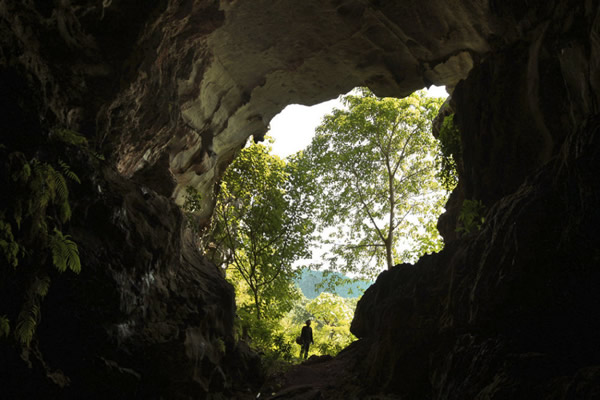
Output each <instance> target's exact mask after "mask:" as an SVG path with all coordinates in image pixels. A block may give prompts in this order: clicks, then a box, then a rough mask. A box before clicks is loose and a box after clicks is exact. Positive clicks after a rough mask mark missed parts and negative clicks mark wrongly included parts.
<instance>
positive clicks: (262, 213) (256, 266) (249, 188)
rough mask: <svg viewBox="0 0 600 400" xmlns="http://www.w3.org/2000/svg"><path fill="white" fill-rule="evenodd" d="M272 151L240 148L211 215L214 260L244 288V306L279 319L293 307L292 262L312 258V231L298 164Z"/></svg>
mask: <svg viewBox="0 0 600 400" xmlns="http://www.w3.org/2000/svg"><path fill="white" fill-rule="evenodd" d="M269 151H270V147H269V146H268V145H263V144H254V145H252V146H250V147H247V148H244V149H242V150H241V151H240V153H239V155H238V156H237V157H236V159H235V160H234V161H233V162H232V164H231V165H230V166H229V168H228V169H227V171H226V172H225V175H224V177H223V180H222V183H221V187H220V192H219V195H218V199H217V204H216V208H215V212H214V216H213V224H214V225H213V232H212V239H213V243H215V245H213V246H212V247H213V248H215V250H216V251H215V252H214V253H213V254H219V256H218V257H217V256H216V255H215V256H214V257H213V258H214V259H215V260H216V262H217V263H219V264H222V265H225V266H226V268H227V270H228V271H227V275H228V277H229V278H230V279H231V280H232V281H233V282H234V283H236V286H237V287H238V292H239V291H240V290H241V291H244V292H246V295H247V299H246V300H247V301H245V304H243V305H242V308H244V306H248V305H250V306H251V309H252V314H253V316H254V318H256V320H261V319H263V317H264V316H265V315H268V317H269V319H276V318H280V317H281V316H282V315H283V314H284V313H285V312H287V311H288V310H289V309H290V308H291V301H292V299H293V298H294V296H295V295H296V294H297V290H295V288H294V285H293V282H292V279H293V278H294V276H295V274H296V271H295V270H294V269H293V268H292V264H293V263H294V262H295V261H296V260H298V259H301V258H307V257H309V255H310V254H309V250H308V249H309V244H310V242H311V237H312V231H313V229H314V224H313V222H312V220H311V217H310V201H308V200H309V199H308V198H307V196H306V195H305V194H304V193H303V192H302V191H301V190H299V185H301V183H302V181H303V179H304V178H303V177H302V176H301V175H299V173H300V172H301V171H300V170H299V169H298V168H297V164H296V163H295V161H294V160H293V159H292V160H289V161H288V162H286V161H284V160H282V159H280V158H279V157H277V156H272V155H270V154H269ZM297 157H301V155H298V156H297ZM217 244H218V245H217ZM208 247H209V248H210V247H211V246H208ZM239 294H240V295H241V293H239ZM238 303H239V302H238ZM246 308H248V307H246Z"/></svg>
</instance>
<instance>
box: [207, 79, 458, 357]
mask: <svg viewBox="0 0 600 400" xmlns="http://www.w3.org/2000/svg"><path fill="white" fill-rule="evenodd" d="M436 97H437V98H438V99H437V100H434V99H433V98H436ZM446 97H447V93H446V92H445V90H444V88H432V89H430V90H428V91H420V92H416V93H415V94H412V95H410V96H407V97H406V98H404V99H391V98H389V99H382V98H378V97H376V96H375V95H374V94H373V93H371V92H370V91H368V90H367V89H360V88H357V89H354V90H353V91H351V92H350V93H348V94H347V95H344V96H340V97H339V98H337V99H333V100H329V101H327V102H324V103H321V104H317V105H315V106H311V107H307V106H301V105H290V106H288V107H286V108H285V109H284V110H283V111H282V112H281V113H280V114H279V115H277V116H276V117H275V118H273V120H272V121H271V126H270V131H269V133H268V135H267V140H266V141H265V142H263V143H258V144H256V145H249V146H247V147H246V148H245V149H244V150H242V153H241V154H240V156H239V157H238V158H236V160H234V162H233V164H232V165H231V167H230V169H229V170H228V172H227V173H226V175H225V177H224V181H225V184H226V185H227V186H226V187H227V190H228V191H229V190H236V189H235V188H236V187H237V186H236V185H238V184H239V187H240V188H241V187H242V186H244V187H246V188H247V189H240V190H243V191H241V192H239V193H238V194H237V197H236V196H234V197H235V204H233V203H234V202H232V209H231V212H232V213H233V214H235V215H236V216H235V218H238V219H244V221H243V222H242V224H241V225H240V226H239V227H237V228H236V231H238V232H239V231H243V230H248V232H249V233H248V234H247V235H246V236H247V237H244V238H240V239H239V242H238V243H237V245H238V246H239V245H240V243H241V242H242V241H243V240H247V241H250V239H248V238H249V236H250V235H255V236H259V237H261V238H262V239H261V240H263V241H264V243H260V242H256V243H253V244H251V245H250V246H248V248H247V249H244V250H243V252H244V254H243V255H241V256H239V257H238V258H240V259H241V258H243V257H247V258H248V261H244V262H241V261H239V260H236V261H235V262H237V263H238V264H239V265H237V266H235V268H231V266H228V267H227V270H226V274H227V277H228V279H229V280H230V282H232V283H233V284H234V286H235V287H236V297H237V303H238V310H239V312H238V314H239V315H240V317H241V318H240V319H241V324H242V325H243V326H242V327H241V332H243V334H246V335H248V336H249V337H250V338H251V340H252V342H253V344H254V345H255V346H256V347H258V348H259V349H260V350H261V351H263V352H265V353H267V354H268V353H272V354H273V355H274V356H275V357H276V358H282V359H284V360H287V361H292V360H298V356H299V346H297V345H295V339H296V337H297V336H298V335H299V334H300V331H301V328H302V327H303V326H304V325H305V321H307V320H312V321H313V324H312V329H313V332H314V341H315V345H314V346H313V347H312V350H311V351H310V354H316V355H335V354H337V353H338V352H339V351H340V350H341V349H343V348H345V347H346V346H347V345H349V344H350V342H352V341H353V340H354V339H355V338H354V337H353V336H352V334H351V333H350V323H351V321H352V319H353V316H354V310H355V308H356V304H357V302H358V299H359V298H360V296H362V293H363V292H364V291H365V290H366V288H367V287H368V286H370V284H371V283H372V281H373V280H374V278H375V277H376V275H378V274H379V273H380V272H381V270H382V269H385V268H386V267H383V268H381V267H379V266H380V265H382V261H383V262H384V263H385V261H386V256H387V258H388V259H389V258H391V260H392V262H393V263H401V262H415V261H416V260H417V259H418V258H419V257H420V256H421V255H423V254H425V253H430V252H434V251H439V250H440V249H441V247H442V246H443V242H442V240H441V237H439V234H438V233H437V229H436V227H435V223H436V221H437V219H438V217H439V215H440V213H441V212H443V211H444V210H443V205H444V204H445V200H446V198H447V193H446V192H444V193H442V194H440V191H443V190H442V189H441V186H440V185H437V186H436V184H435V182H434V181H435V179H436V173H435V171H433V170H432V169H434V168H435V166H436V165H437V160H436V156H437V153H436V150H435V149H437V147H436V146H437V145H436V143H437V141H436V140H435V139H434V138H433V137H432V136H431V127H432V119H433V118H434V117H435V115H437V111H438V110H439V108H440V106H441V105H442V103H443V101H444V100H445V98H446ZM361 129H362V131H361ZM336 130H337V131H336ZM378 130H379V131H381V132H380V133H381V134H380V135H379V136H378V135H377V133H378ZM334 134H335V135H334ZM336 135H339V136H341V137H343V139H344V140H348V141H349V143H342V142H341V141H340V142H338V141H335V140H333V137H334V136H336ZM369 141H371V142H372V141H376V142H377V143H375V145H374V144H373V143H369ZM344 150H346V151H347V153H348V155H347V157H346V156H344V154H342V153H344ZM299 152H303V154H304V155H305V156H307V157H308V158H303V157H304V156H303V157H301V156H300V155H299V154H300V153H299ZM369 152H371V153H373V154H375V156H373V157H367V158H366V159H361V155H364V154H365V153H369ZM321 153H323V154H321ZM326 153H327V154H329V153H331V154H329V156H330V157H331V159H330V160H328V159H323V157H321V156H323V155H324V154H326ZM336 153H337V154H336ZM371 153H369V154H370V155H373V154H371ZM376 153H377V154H376ZM400 153H402V154H401V157H396V154H400ZM335 155H337V156H341V157H338V158H335V157H334V156H335ZM381 157H383V158H381ZM353 160H360V161H356V162H355V161H353ZM313 162H314V164H313ZM257 163H258V164H260V169H258V170H257V169H255V168H253V167H252V166H253V165H257ZM321 163H322V164H321ZM327 163H329V164H327ZM353 163H354V164H353ZM384 164H385V168H383V169H381V171H384V170H387V171H388V173H389V172H390V170H391V171H392V172H394V173H395V174H396V175H393V176H387V177H386V176H383V177H380V176H378V175H377V174H373V171H372V169H374V168H379V167H382V165H384ZM290 165H292V167H290ZM313 167H314V168H313ZM340 167H341V169H340ZM351 168H355V169H356V171H349V172H348V171H347V169H351ZM328 169H331V170H332V171H336V172H335V173H334V174H329V175H327V174H328V172H329V171H328ZM426 169H427V171H425V170H426ZM231 171H234V173H233V172H231ZM296 171H301V173H302V174H304V175H301V174H300V175H298V176H295V175H294V174H295V173H296ZM378 171H379V170H378ZM425 172H427V174H426V175H425ZM382 173H383V172H382ZM418 174H423V177H424V180H413V179H412V175H415V176H416V175H418ZM384 175H385V173H384ZM282 176H286V179H287V178H289V177H292V178H290V179H291V180H295V183H294V184H295V185H300V187H299V186H296V187H292V186H293V185H292V186H291V185H290V184H289V182H287V181H286V182H283V180H285V179H283V180H282V181H281V182H280V181H279V179H280V178H281V177H282ZM336 176H340V177H342V176H343V177H344V178H345V179H346V181H345V182H343V183H342V184H340V183H335V182H332V181H333V180H335V179H334V178H335V177H336ZM245 177H247V178H248V179H250V180H248V181H245V182H242V178H244V179H245ZM363 177H364V179H363ZM425 178H426V179H425ZM364 180H366V181H368V182H367V183H368V184H365V182H363V181H364ZM386 181H387V182H390V181H393V182H395V181H398V182H397V185H396V186H394V187H391V188H390V187H387V186H386ZM265 182H275V183H274V184H275V185H279V184H280V183H281V186H277V187H276V188H275V190H273V191H272V192H270V193H271V194H270V196H271V197H269V196H266V195H265V193H264V191H270V190H271V189H272V188H270V187H266V186H264V184H265ZM353 182H355V183H357V184H358V185H359V189H360V190H358V191H356V190H355V191H354V192H353V191H352V190H349V189H348V188H347V187H345V185H350V184H351V183H353ZM242 183H243V185H242ZM302 185H304V186H302ZM321 185H323V186H324V187H326V188H325V190H323V191H320V190H316V188H318V187H320V186H321ZM248 188H249V189H248ZM361 190H362V193H361V192H360V191H361ZM401 191H405V193H404V192H401ZM291 192H292V193H293V195H289V193H291ZM281 193H284V194H283V195H281ZM337 193H343V194H344V195H348V196H353V201H354V204H350V205H349V204H347V203H344V201H343V200H344V199H337V200H336V199H334V197H335V196H334V195H335V194H337ZM390 193H391V195H390ZM394 193H397V194H398V198H393V195H394ZM382 194H383V195H385V196H387V197H389V198H392V199H393V200H392V204H391V210H392V216H391V217H390V214H389V213H388V214H386V210H385V209H386V207H385V205H378V204H377V201H378V198H377V196H380V197H381V195H382ZM409 194H410V196H409ZM280 195H281V196H280ZM367 195H375V197H374V198H372V199H368V198H367ZM286 196H287V197H286ZM294 196H296V197H294ZM385 196H384V197H385ZM241 197H244V198H247V199H249V203H252V204H253V206H246V205H242V204H241V201H240V200H239V199H240V198H241ZM232 198H233V197H232ZM346 200H347V199H346ZM322 201H330V202H332V204H333V206H334V207H333V208H332V209H328V210H322V209H320V210H315V209H313V208H312V207H313V206H314V205H315V204H314V203H320V202H322ZM400 201H405V202H406V203H407V204H408V205H404V204H398V203H400ZM286 202H287V203H286ZM394 202H395V203H396V204H394ZM268 203H271V204H268ZM284 203H285V204H286V207H291V208H294V207H295V208H294V210H295V211H294V213H295V214H294V215H293V217H292V218H291V219H292V220H293V221H300V220H302V219H303V218H307V219H308V217H309V216H310V218H317V219H318V218H322V220H319V223H317V225H318V226H317V227H318V228H319V230H318V232H319V235H318V236H319V237H318V238H317V239H315V240H308V239H307V237H309V236H310V239H313V238H312V236H313V232H312V231H311V230H310V229H309V228H308V227H306V226H305V227H302V226H300V227H299V225H293V224H292V223H290V225H286V226H288V228H287V229H298V230H297V231H295V233H294V234H293V235H290V236H289V238H288V239H289V240H288V239H286V240H288V241H287V242H286V241H282V242H278V241H279V237H280V236H281V237H284V236H286V234H285V233H278V232H274V231H272V230H268V229H266V230H264V231H260V230H261V229H262V228H263V226H262V225H264V223H263V222H262V221H261V220H260V218H263V219H265V220H269V221H271V222H273V221H276V222H274V223H275V224H282V226H284V225H285V224H287V223H289V221H287V220H285V218H283V217H282V219H281V220H279V219H277V218H279V217H276V216H278V215H279V214H278V213H280V212H281V210H280V209H279V208H278V207H279V205H281V204H284ZM265 204H266V205H265ZM298 204H300V206H299V207H298ZM371 206H372V207H373V208H372V209H371V210H370V211H369V210H367V211H366V212H363V213H360V212H358V211H356V209H359V208H360V207H363V208H367V209H368V207H371ZM336 207H337V209H336ZM309 208H310V210H309ZM353 208H354V210H352V209H353ZM242 209H243V211H241V210H242ZM388 209H390V207H388ZM222 211H223V210H222V209H220V208H219V206H217V214H218V213H219V212H222ZM337 211H340V213H341V212H344V213H345V215H344V217H345V218H340V217H339V215H336V212H337ZM236 213H237V214H236ZM394 213H395V216H394ZM233 214H230V216H229V217H228V218H229V220H224V221H223V222H224V223H227V222H228V221H232V220H233V219H234V217H232V215H233ZM252 215H255V216H262V217H257V218H254V217H251V218H248V219H246V218H247V217H248V216H252ZM282 215H283V214H282ZM252 218H254V219H252ZM352 218H361V220H360V221H358V222H356V221H354V222H353V223H348V221H349V220H351V219H352ZM393 218H396V219H393ZM284 220H285V221H284ZM282 221H283V222H282ZM336 223H337V224H339V226H337V227H336V226H333V225H335V224H336ZM344 223H346V225H344ZM261 224H262V225H261ZM369 224H371V226H370V227H369ZM386 224H387V226H386ZM394 225H395V226H394ZM390 226H393V228H394V229H397V231H396V232H394V233H395V234H396V235H397V236H398V239H397V240H396V239H389V241H390V243H393V246H394V247H393V248H392V250H391V251H387V253H386V254H385V256H383V257H382V256H381V252H380V250H381V248H383V247H384V245H385V243H383V244H382V243H379V244H377V245H375V244H373V245H371V244H370V243H368V242H367V241H366V238H367V236H368V234H374V237H375V238H376V237H377V236H379V238H380V239H382V241H383V242H385V235H389V236H387V237H388V238H391V234H392V231H393V230H392V229H390V228H389V227H390ZM312 228H314V227H312ZM312 228H311V229H312ZM400 228H402V229H404V230H402V229H400ZM360 229H363V230H362V231H361V232H358V231H359V230H360ZM258 231H260V234H259V233H257V232H258ZM357 232H358V233H357ZM344 240H346V241H347V242H345V243H349V245H348V246H349V247H352V246H354V247H355V248H358V247H359V246H363V247H365V248H368V246H372V247H373V249H375V250H377V251H378V254H377V255H376V256H375V255H371V256H370V259H366V260H361V259H360V258H361V256H362V257H363V258H364V256H365V254H367V255H368V253H364V252H363V253H362V254H361V253H360V252H359V251H354V252H352V251H350V252H347V253H344V252H343V251H338V250H339V249H337V248H336V246H341V245H340V241H344ZM352 240H356V241H357V243H353V242H351V241H352ZM299 241H305V242H303V243H304V245H305V248H300V247H301V246H299V247H298V248H297V251H298V254H297V255H293V256H289V257H288V258H287V259H286V260H287V261H286V262H281V260H280V259H278V257H284V256H283V255H282V253H281V252H282V251H283V250H282V246H283V247H285V246H290V247H291V246H293V245H296V244H297V243H298V242H299ZM273 243H280V244H282V246H280V247H277V246H273V248H272V249H271V250H270V251H271V254H262V253H261V254H253V255H252V256H251V255H250V253H252V252H255V251H258V250H257V249H260V248H265V247H268V246H271V244H273ZM350 250H355V249H352V248H351V249H350ZM309 253H312V258H307V257H309V256H308V254H309ZM372 253H373V254H375V251H373V252H372ZM344 256H345V257H346V258H344ZM234 258H235V257H234ZM251 258H255V259H256V258H261V259H264V260H265V261H264V262H262V264H261V263H257V264H255V265H254V264H253V262H254V261H253V260H251ZM350 262H355V265H354V266H352V267H349V265H350ZM360 262H362V264H359V263H360ZM278 263H280V265H279V266H277V264H278ZM356 265H360V266H359V267H356ZM384 265H386V264H384ZM261 275H262V278H261V279H263V280H262V281H260V280H259V279H255V277H256V276H261Z"/></svg>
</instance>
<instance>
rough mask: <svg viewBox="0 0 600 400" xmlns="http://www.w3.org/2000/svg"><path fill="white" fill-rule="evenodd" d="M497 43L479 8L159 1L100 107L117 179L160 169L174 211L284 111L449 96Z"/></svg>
mask: <svg viewBox="0 0 600 400" xmlns="http://www.w3.org/2000/svg"><path fill="white" fill-rule="evenodd" d="M507 32H508V31H507V28H506V27H505V26H504V25H503V24H502V23H500V22H499V21H497V20H495V19H494V18H493V17H492V13H491V12H490V9H489V5H488V3H487V2H468V3H464V2H460V3H452V4H450V3H448V2H446V1H441V0H439V1H430V2H426V3H423V2H418V1H412V0H410V1H401V2H378V1H366V0H352V1H340V0H335V1H320V0H319V1H317V0H312V1H276V2H273V1H251V2H250V1H221V2H219V3H215V2H202V1H186V2H170V3H169V5H168V7H167V9H166V11H164V12H163V13H161V14H160V16H159V17H158V18H157V20H156V21H155V22H154V23H153V24H148V26H147V27H146V29H145V31H144V33H143V34H142V36H141V37H140V39H139V41H138V43H137V48H139V49H145V51H146V54H145V55H144V56H143V57H141V58H142V59H143V61H142V62H141V63H140V66H139V68H138V71H139V73H138V74H137V75H136V76H135V78H134V79H133V80H132V82H131V84H130V85H129V86H128V87H127V88H126V89H125V90H124V91H123V92H121V93H120V94H119V95H118V96H117V97H116V99H115V100H114V102H113V103H112V104H111V105H110V106H109V107H108V118H107V119H108V120H109V121H117V122H113V124H114V125H113V126H109V127H108V128H107V129H108V130H109V131H117V132H118V144H117V151H116V154H117V165H118V168H119V170H120V172H122V173H123V174H124V175H126V176H134V175H135V174H138V175H139V176H143V170H144V169H151V168H154V167H155V166H156V165H161V166H162V168H164V167H168V168H169V171H170V172H171V174H172V176H173V178H174V180H175V181H176V187H175V190H174V192H173V196H174V197H175V198H176V200H177V201H178V202H180V203H181V202H182V200H183V196H184V194H185V190H184V188H185V187H186V186H188V185H193V186H195V187H197V188H198V189H199V191H200V192H202V193H211V192H212V187H213V186H214V184H215V182H216V181H217V180H218V178H219V176H220V174H221V173H222V172H223V170H224V168H225V167H226V166H227V165H228V163H229V162H230V160H231V158H232V157H233V155H234V154H235V152H236V151H237V150H238V149H239V148H240V147H242V146H243V145H244V144H245V143H246V141H247V139H248V138H249V137H250V136H254V137H255V138H260V137H262V136H263V135H264V133H265V132H266V131H267V130H268V125H269V121H270V120H271V119H272V118H273V117H274V116H275V115H276V114H277V113H278V112H280V111H281V110H282V109H283V108H284V107H285V106H286V105H288V104H292V103H297V104H304V105H312V104H316V103H319V102H322V101H325V100H328V99H330V98H333V97H335V96H337V95H339V94H342V93H346V92H348V91H349V90H350V89H352V88H354V87H356V86H361V85H366V86H369V87H370V88H371V89H372V90H373V91H375V93H377V94H378V95H381V96H396V97H401V96H405V95H407V94H410V93H412V92H413V91H415V90H418V89H421V88H423V87H428V86H430V85H446V86H447V87H449V89H450V90H451V88H452V87H453V86H454V85H456V83H457V82H458V81H460V80H461V79H464V78H465V77H466V75H467V74H468V72H469V70H470V69H471V68H472V67H473V65H474V64H475V63H477V62H479V60H481V59H482V58H484V57H485V55H486V54H488V53H489V51H490V50H491V44H490V38H494V37H497V36H499V35H503V34H504V35H506V34H507ZM149 50H151V51H152V52H154V53H152V52H150V54H152V55H153V56H152V57H149V56H148V54H147V53H148V51H149ZM131 104H134V105H135V106H134V107H133V108H132V107H131ZM124 109H125V110H126V111H123V110H124ZM161 116H162V117H161ZM165 154H168V163H167V159H166V156H165ZM204 201H205V202H206V203H207V205H210V203H211V202H212V199H210V196H206V197H205V198H204ZM205 209H206V210H209V209H210V206H209V207H205Z"/></svg>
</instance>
